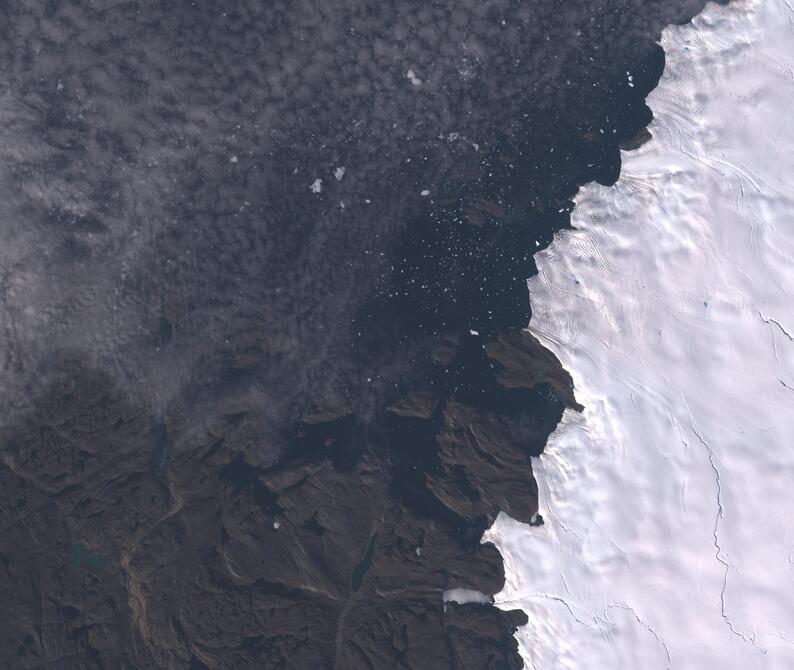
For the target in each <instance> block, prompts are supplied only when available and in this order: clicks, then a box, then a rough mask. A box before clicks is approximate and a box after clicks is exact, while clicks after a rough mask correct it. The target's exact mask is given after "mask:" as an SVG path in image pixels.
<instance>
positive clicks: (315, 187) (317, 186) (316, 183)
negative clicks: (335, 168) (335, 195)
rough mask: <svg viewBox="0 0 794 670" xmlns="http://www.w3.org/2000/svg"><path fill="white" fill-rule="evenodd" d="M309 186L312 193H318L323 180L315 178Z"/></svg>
mask: <svg viewBox="0 0 794 670" xmlns="http://www.w3.org/2000/svg"><path fill="white" fill-rule="evenodd" d="M309 188H310V189H311V190H312V193H320V192H321V191H322V190H323V180H322V179H315V180H314V181H313V182H312V185H311V186H309Z"/></svg>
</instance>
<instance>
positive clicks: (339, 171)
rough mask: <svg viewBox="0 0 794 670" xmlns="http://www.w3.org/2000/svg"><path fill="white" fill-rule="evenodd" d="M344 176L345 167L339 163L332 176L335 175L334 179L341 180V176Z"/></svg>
mask: <svg viewBox="0 0 794 670" xmlns="http://www.w3.org/2000/svg"><path fill="white" fill-rule="evenodd" d="M344 176H345V168H344V166H342V165H340V166H339V167H338V168H336V169H335V170H334V177H336V181H342V177H344Z"/></svg>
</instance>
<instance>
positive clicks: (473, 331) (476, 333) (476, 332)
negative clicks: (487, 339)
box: [469, 329, 480, 335]
mask: <svg viewBox="0 0 794 670" xmlns="http://www.w3.org/2000/svg"><path fill="white" fill-rule="evenodd" d="M469 332H470V333H471V334H472V335H479V334H480V333H479V332H478V331H476V330H473V329H472V330H469Z"/></svg>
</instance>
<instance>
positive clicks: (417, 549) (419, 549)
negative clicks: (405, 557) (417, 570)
mask: <svg viewBox="0 0 794 670" xmlns="http://www.w3.org/2000/svg"><path fill="white" fill-rule="evenodd" d="M416 555H417V556H418V557H419V558H422V547H417V548H416Z"/></svg>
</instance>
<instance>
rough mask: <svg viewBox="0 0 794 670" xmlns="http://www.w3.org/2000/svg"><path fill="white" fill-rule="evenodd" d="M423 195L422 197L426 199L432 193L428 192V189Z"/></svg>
mask: <svg viewBox="0 0 794 670" xmlns="http://www.w3.org/2000/svg"><path fill="white" fill-rule="evenodd" d="M421 195H422V197H423V198H424V197H426V196H428V195H430V191H428V190H427V189H425V190H424V191H422V193H421Z"/></svg>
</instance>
